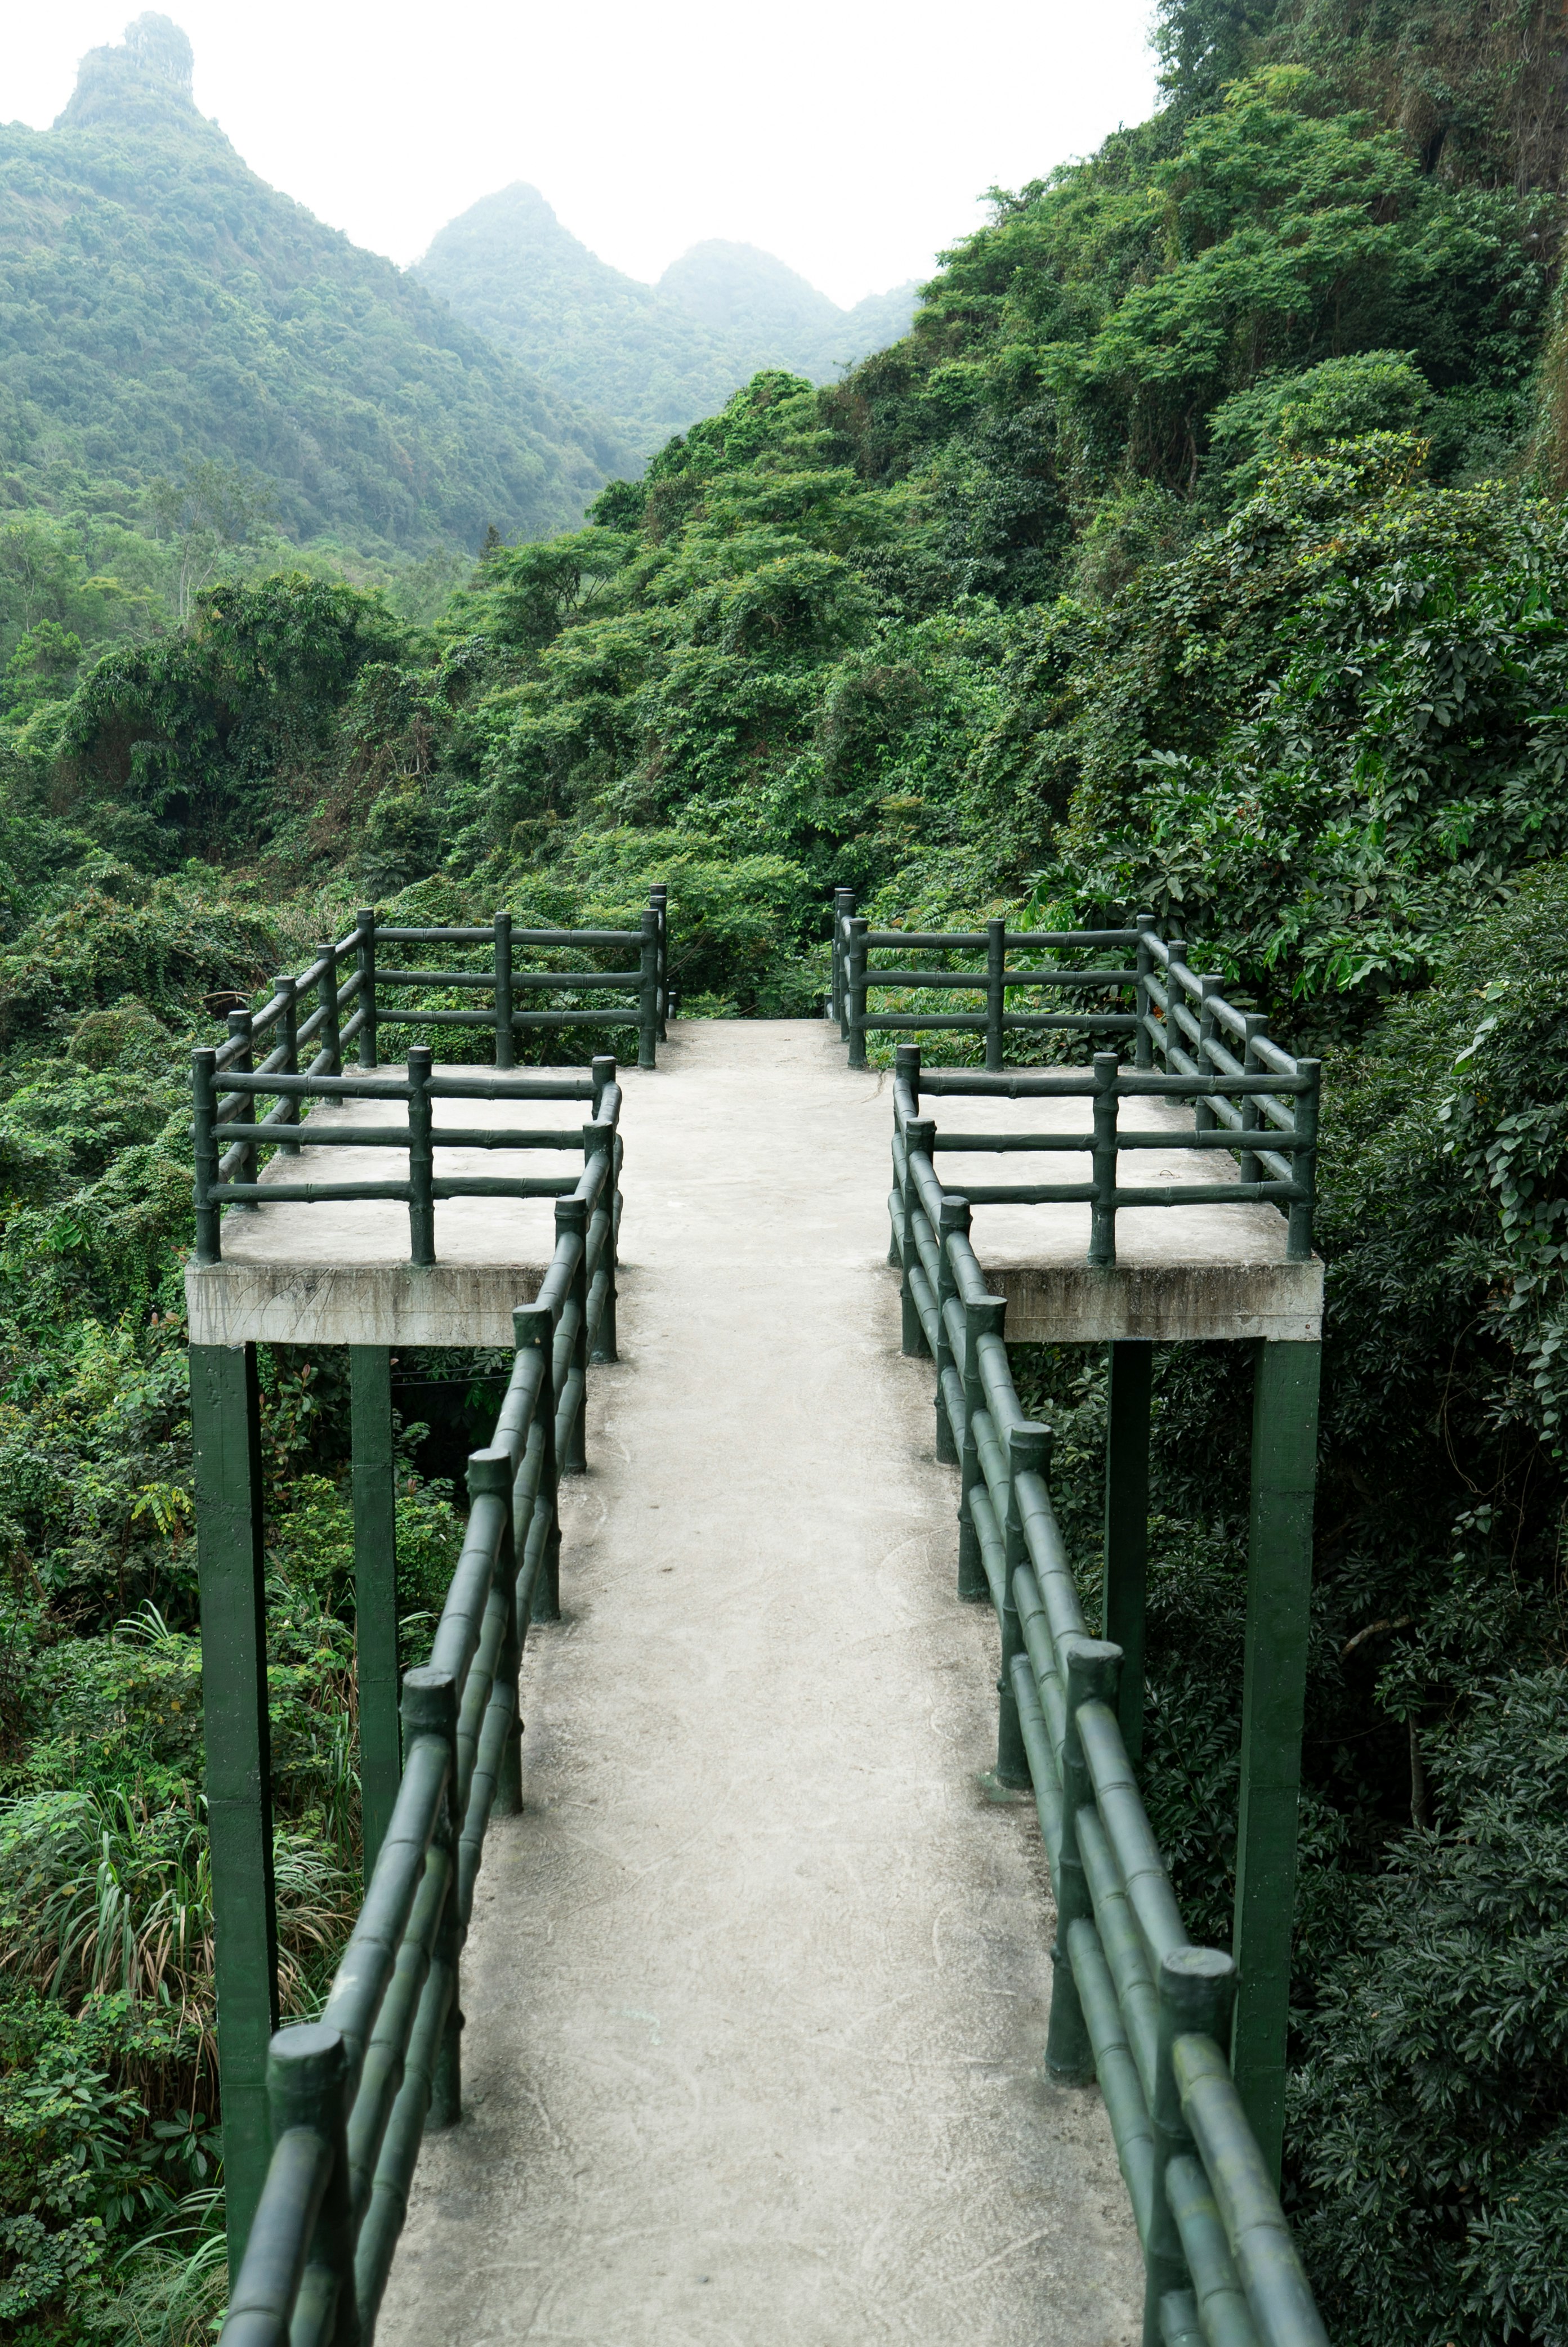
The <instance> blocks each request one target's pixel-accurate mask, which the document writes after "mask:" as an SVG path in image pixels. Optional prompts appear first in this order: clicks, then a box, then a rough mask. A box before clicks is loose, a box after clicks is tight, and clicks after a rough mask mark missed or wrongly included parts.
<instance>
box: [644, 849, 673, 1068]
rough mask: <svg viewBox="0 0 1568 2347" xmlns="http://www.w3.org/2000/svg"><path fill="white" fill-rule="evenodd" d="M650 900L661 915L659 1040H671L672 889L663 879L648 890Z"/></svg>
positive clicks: (662, 1041) (664, 1041)
mask: <svg viewBox="0 0 1568 2347" xmlns="http://www.w3.org/2000/svg"><path fill="white" fill-rule="evenodd" d="M648 901H649V903H650V904H651V906H652V907H653V910H654V911H655V912H656V913H657V914H658V916H659V1040H660V1041H661V1043H667V1042H668V1041H669V1040H670V1035H669V1028H668V1021H669V1017H670V891H669V889H668V888H667V887H665V886H664V883H663V882H662V881H656V882H655V883H654V885H653V887H651V888H650V890H649V891H648Z"/></svg>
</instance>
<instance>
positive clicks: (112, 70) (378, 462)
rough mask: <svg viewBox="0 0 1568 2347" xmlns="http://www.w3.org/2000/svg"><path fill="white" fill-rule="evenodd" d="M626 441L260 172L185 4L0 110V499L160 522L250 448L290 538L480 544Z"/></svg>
mask: <svg viewBox="0 0 1568 2347" xmlns="http://www.w3.org/2000/svg"><path fill="white" fill-rule="evenodd" d="M630 456H631V451H630V447H629V446H628V444H627V443H625V442H624V441H622V440H620V439H619V438H618V437H617V436H616V435H615V434H614V433H613V432H611V431H610V429H609V428H608V427H607V426H605V425H601V424H599V423H596V422H594V421H592V420H590V419H588V418H586V417H584V416H583V415H580V414H579V412H578V411H576V410H575V409H573V408H572V407H571V406H569V405H568V404H567V403H566V402H565V401H563V400H562V399H561V398H560V397H559V396H558V395H555V394H553V393H551V392H550V391H548V390H547V388H546V387H545V386H544V385H543V384H541V383H539V382H538V379H537V378H536V377H534V376H531V375H529V374H528V373H527V372H526V371H525V370H523V369H522V368H519V367H518V365H517V364H515V362H513V361H512V360H510V359H509V358H507V357H506V356H505V355H503V354H501V353H499V352H497V350H496V349H495V348H494V347H493V345H492V344H490V343H487V342H485V341H484V340H483V339H482V338H481V337H480V336H478V335H477V334H476V333H473V331H472V330H471V329H470V328H468V327H466V326H465V325H463V324H462V323H460V322H459V321H458V320H457V319H456V318H455V317H454V316H453V315H452V313H450V311H448V310H447V309H446V306H445V304H444V303H443V302H441V301H440V300H439V299H438V298H436V296H434V295H433V294H431V293H430V292H427V291H426V290H425V288H424V287H423V286H422V285H421V284H420V283H419V282H418V281H417V280H416V279H414V278H411V277H408V276H405V274H403V273H402V272H400V271H398V270H396V269H395V268H394V267H393V266H392V264H391V262H390V261H382V260H379V259H378V258H377V257H376V256H375V255H374V254H372V253H368V252H364V251H360V250H359V249H358V248H357V247H356V246H354V245H353V244H351V243H350V242H349V241H348V239H347V238H346V237H344V236H342V235H340V234H339V233H338V232H337V231H335V230H333V229H329V228H324V227H323V225H322V224H321V222H320V221H318V220H313V218H312V216H311V215H310V213H309V212H307V211H305V210H303V209H302V207H301V206H300V205H298V204H296V203H294V202H292V200H290V199H289V198H288V197H287V196H283V195H280V194H278V193H277V192H276V190H273V189H272V188H269V187H267V186H266V185H265V184H264V183H263V182H262V181H261V180H260V179H257V178H256V177H255V175H254V174H253V173H252V172H251V171H249V170H247V169H246V168H245V165H244V164H243V163H242V162H241V159H240V158H239V157H238V156H237V155H236V154H235V152H234V150H233V149H232V147H231V145H230V143H229V141H228V139H227V138H224V136H223V134H222V132H221V131H220V129H219V128H218V127H217V125H216V124H215V123H211V122H209V121H207V120H206V119H205V118H204V117H203V116H201V115H200V114H199V113H198V112H197V110H196V108H195V107H194V106H193V105H192V103H191V99H190V45H189V43H188V42H187V41H186V39H185V36H184V35H183V34H182V33H180V32H179V30H178V29H177V27H175V26H173V25H171V24H170V23H169V19H168V18H167V17H160V16H143V17H140V18H138V21H137V23H136V24H135V25H133V26H131V27H130V29H129V32H128V36H127V39H126V42H125V45H124V46H119V47H114V48H105V49H96V50H93V51H92V52H90V53H89V55H88V56H87V58H86V59H85V60H84V64H83V68H82V74H81V79H80V82H79V85H78V87H77V91H76V94H75V96H74V97H72V99H71V102H70V104H69V105H68V106H67V108H66V111H65V113H64V114H63V115H62V116H61V118H60V119H59V121H58V122H57V123H56V126H55V128H53V129H52V130H46V131H34V130H28V129H26V128H23V127H22V126H21V125H19V124H11V125H9V126H7V127H6V128H4V129H0V468H3V469H0V497H4V498H5V500H6V501H8V503H9V504H10V506H11V507H13V508H41V509H43V510H45V511H48V512H53V513H58V514H70V513H73V512H75V511H77V510H78V509H79V510H81V511H83V512H84V513H86V514H87V515H88V516H89V517H91V518H93V519H95V520H96V521H97V522H99V523H100V524H112V523H118V524H120V525H122V526H124V525H127V524H130V525H133V526H135V527H137V528H141V529H144V530H145V531H146V534H147V535H149V536H150V535H152V534H153V532H152V530H150V529H148V528H147V525H148V524H149V522H155V521H156V518H157V517H156V515H155V514H153V513H152V512H151V511H150V510H149V504H148V495H149V490H150V489H151V488H152V487H153V485H154V484H155V483H157V482H158V481H159V480H160V479H166V478H169V477H174V478H175V479H177V480H178V479H179V477H181V472H182V467H184V466H189V465H190V464H192V463H203V462H206V463H217V464H220V465H221V466H226V467H230V468H234V469H236V470H237V471H238V473H239V474H240V475H241V477H242V479H243V480H244V481H245V482H247V483H248V484H249V485H250V486H251V489H252V491H253V492H255V493H261V492H264V495H265V502H266V507H267V510H268V514H269V517H270V518H271V519H272V521H273V522H274V523H275V524H276V526H277V527H278V528H282V530H283V531H284V532H285V533H286V534H287V536H288V537H289V538H293V539H296V540H309V539H317V538H326V539H328V540H334V541H339V542H341V543H342V544H343V546H344V547H346V548H351V549H360V550H362V551H364V552H367V553H380V554H382V555H386V554H392V553H395V552H398V551H404V552H406V551H410V550H412V551H415V552H421V553H423V552H427V551H429V550H430V549H432V548H438V547H439V548H451V547H452V546H454V545H456V546H460V547H466V548H469V549H472V548H477V546H478V545H479V543H480V541H481V540H482V538H484V535H485V531H486V529H487V528H488V527H490V526H494V527H495V528H497V529H498V530H500V531H501V532H502V533H503V534H505V535H506V536H507V537H515V536H518V535H525V536H538V535H540V534H542V533H545V532H548V531H549V530H552V529H559V528H562V527H563V526H565V525H568V524H569V523H572V522H574V521H576V520H577V519H579V517H580V515H581V512H582V507H583V502H584V499H585V498H586V497H588V496H589V495H591V493H592V492H593V490H594V489H595V488H597V487H599V486H600V483H602V481H603V480H604V478H605V477H606V475H607V473H609V472H611V471H614V470H616V469H618V468H620V467H622V466H625V465H626V464H627V463H628V462H629V461H630Z"/></svg>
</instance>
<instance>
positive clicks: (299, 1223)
mask: <svg viewBox="0 0 1568 2347" xmlns="http://www.w3.org/2000/svg"><path fill="white" fill-rule="evenodd" d="M478 1072H479V1071H477V1070H476V1069H474V1068H472V1067H459V1066H456V1065H453V1066H446V1065H442V1064H437V1065H436V1066H435V1067H434V1068H433V1069H432V1075H433V1077H434V1079H435V1080H436V1081H437V1082H439V1081H441V1080H442V1079H443V1078H450V1079H456V1080H458V1081H461V1080H462V1079H464V1078H472V1077H474V1076H475V1075H476V1074H477V1073H478ZM550 1072H551V1074H552V1075H554V1074H558V1073H559V1074H566V1073H568V1072H569V1073H571V1074H572V1075H574V1076H576V1077H577V1078H578V1079H579V1083H580V1086H581V1088H582V1089H583V1090H584V1091H586V1090H587V1088H588V1085H589V1071H588V1070H587V1069H586V1068H582V1069H579V1070H573V1071H564V1070H562V1071H554V1070H552V1071H550ZM407 1076H408V1071H407V1067H406V1065H405V1064H403V1063H394V1064H392V1065H390V1066H388V1065H386V1064H383V1065H382V1066H381V1067H380V1069H379V1070H378V1071H377V1078H376V1081H382V1080H384V1081H386V1082H387V1083H389V1084H392V1085H403V1084H406V1081H407ZM577 1113H578V1114H579V1115H580V1114H581V1111H580V1110H579V1111H578V1112H577ZM482 1114H483V1118H484V1122H485V1123H486V1125H487V1127H489V1128H490V1129H491V1131H492V1133H494V1134H495V1135H496V1136H497V1138H498V1137H500V1136H504V1135H505V1134H506V1133H508V1132H511V1131H516V1132H518V1133H519V1134H521V1133H527V1132H530V1131H538V1128H539V1127H540V1126H541V1124H543V1123H544V1122H545V1121H546V1119H547V1118H550V1119H551V1121H552V1122H557V1123H559V1124H560V1125H562V1126H567V1125H569V1122H570V1119H571V1117H572V1114H573V1111H572V1110H571V1109H570V1108H566V1107H563V1108H562V1109H560V1110H559V1111H553V1104H551V1105H550V1106H547V1105H545V1104H543V1103H541V1102H539V1101H538V1099H536V1098H527V1099H521V1100H506V1099H490V1100H487V1101H486V1102H485V1103H484V1107H483V1111H482ZM475 1121H476V1110H475V1108H474V1106H473V1105H472V1104H471V1103H469V1102H466V1101H464V1100H462V1099H440V1098H437V1099H436V1100H435V1101H434V1102H432V1145H433V1148H434V1151H435V1169H436V1173H438V1174H439V1175H442V1176H446V1175H449V1174H450V1175H456V1176H458V1177H460V1178H461V1177H468V1178H477V1179H484V1178H486V1177H489V1176H495V1175H502V1176H506V1175H512V1176H515V1177H516V1178H518V1179H519V1180H526V1179H528V1177H529V1176H530V1175H535V1174H538V1173H539V1172H540V1161H539V1159H538V1156H537V1155H535V1154H533V1153H530V1152H525V1151H524V1150H522V1149H516V1150H510V1149H506V1148H502V1147H496V1146H492V1147H490V1148H487V1149H482V1150H481V1149H465V1148H461V1147H456V1148H452V1147H446V1146H443V1143H442V1138H441V1136H442V1134H443V1133H444V1132H452V1131H454V1130H461V1129H464V1128H466V1127H468V1126H471V1125H472V1124H473V1123H474V1122H475ZM404 1123H405V1108H404V1104H403V1102H401V1101H400V1100H397V1099H395V1098H386V1099H380V1100H378V1099H375V1098H374V1097H372V1098H361V1099H357V1100H353V1101H335V1100H323V1101H316V1102H310V1103H308V1105H307V1113H306V1114H305V1116H304V1118H303V1120H302V1122H301V1125H300V1127H299V1135H300V1139H299V1153H298V1155H297V1156H283V1155H281V1154H280V1155H278V1156H275V1157H274V1158H273V1159H272V1163H270V1164H269V1165H266V1166H264V1167H263V1168H262V1170H261V1176H260V1181H259V1187H260V1189H261V1193H262V1201H261V1203H258V1204H255V1205H253V1206H251V1207H249V1208H247V1209H246V1210H244V1211H243V1212H241V1213H238V1214H229V1215H228V1216H226V1217H225V1220H224V1225H223V1254H222V1259H221V1261H220V1262H218V1263H209V1264H197V1263H193V1264H191V1265H190V1266H188V1268H187V1271H186V1275H185V1302H186V1309H187V1311H188V1313H189V1315H190V1341H191V1343H192V1344H193V1345H243V1344H264V1345H391V1346H399V1345H510V1343H511V1341H512V1309H513V1307H514V1306H515V1305H518V1304H529V1303H531V1302H532V1301H533V1299H534V1297H535V1296H537V1295H538V1292H539V1284H540V1282H541V1281H542V1280H543V1278H544V1276H545V1272H546V1270H547V1268H548V1264H549V1260H550V1255H551V1253H552V1251H553V1249H554V1246H555V1221H554V1211H553V1207H552V1205H551V1202H550V1200H549V1198H548V1197H535V1198H523V1197H510V1198H508V1197H466V1198H447V1199H440V1200H437V1201H436V1203H435V1205H434V1209H433V1212H434V1220H435V1234H436V1240H435V1247H436V1261H435V1262H434V1263H433V1264H417V1265H416V1264H411V1263H410V1262H409V1260H408V1253H409V1247H408V1209H407V1206H406V1205H405V1204H404V1203H403V1201H402V1200H400V1199H395V1198H340V1199H331V1200H325V1201H322V1202H319V1203H312V1202H310V1201H307V1200H298V1201H295V1202H292V1203H285V1204H280V1205H269V1204H266V1203H265V1194H266V1192H267V1191H268V1190H269V1189H277V1188H279V1187H280V1186H281V1185H282V1184H289V1185H290V1186H293V1185H295V1184H304V1185H307V1186H314V1185H316V1184H325V1183H329V1182H330V1183H333V1184H341V1185H347V1184H351V1183H362V1182H363V1183H369V1182H388V1181H390V1182H395V1183H406V1181H407V1179H408V1152H407V1150H406V1149H395V1148H382V1147H370V1148H354V1147H352V1146H349V1147H344V1148H332V1147H329V1146H327V1145H326V1144H325V1143H321V1142H319V1141H318V1140H317V1139H316V1138H315V1136H317V1135H319V1134H320V1133H323V1131H324V1132H329V1133H330V1132H333V1131H339V1132H341V1131H343V1130H344V1129H346V1128H350V1127H354V1126H365V1125H371V1126H379V1127H381V1128H382V1129H384V1131H385V1132H387V1133H389V1134H390V1133H395V1132H399V1131H401V1129H402V1128H403V1126H404Z"/></svg>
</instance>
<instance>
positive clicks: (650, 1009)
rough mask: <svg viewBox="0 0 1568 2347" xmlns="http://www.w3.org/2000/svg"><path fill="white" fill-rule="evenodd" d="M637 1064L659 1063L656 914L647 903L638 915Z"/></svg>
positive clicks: (657, 923)
mask: <svg viewBox="0 0 1568 2347" xmlns="http://www.w3.org/2000/svg"><path fill="white" fill-rule="evenodd" d="M637 1064H638V1066H639V1067H640V1068H653V1067H657V1066H658V1064H659V916H658V914H657V913H656V912H654V910H653V909H652V907H649V909H648V911H647V912H645V913H644V914H643V916H642V951H641V978H640V982H639V987H638V1009H637Z"/></svg>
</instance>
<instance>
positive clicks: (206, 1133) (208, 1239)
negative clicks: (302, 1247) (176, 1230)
mask: <svg viewBox="0 0 1568 2347" xmlns="http://www.w3.org/2000/svg"><path fill="white" fill-rule="evenodd" d="M217 1074H218V1054H217V1052H216V1051H213V1050H212V1048H211V1047H210V1045H209V1044H203V1045H201V1046H200V1048H199V1049H198V1050H196V1051H192V1053H191V1054H190V1106H191V1129H192V1131H193V1133H194V1134H195V1140H196V1154H195V1167H196V1172H195V1194H196V1260H197V1262H198V1263H219V1262H220V1261H221V1260H222V1255H223V1245H222V1236H221V1222H220V1217H221V1214H222V1211H223V1210H222V1208H221V1207H220V1206H214V1205H213V1204H211V1203H210V1200H209V1197H208V1192H209V1191H210V1189H211V1187H212V1185H213V1184H214V1183H215V1182H216V1181H217V1179H218V1088H217Z"/></svg>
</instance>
